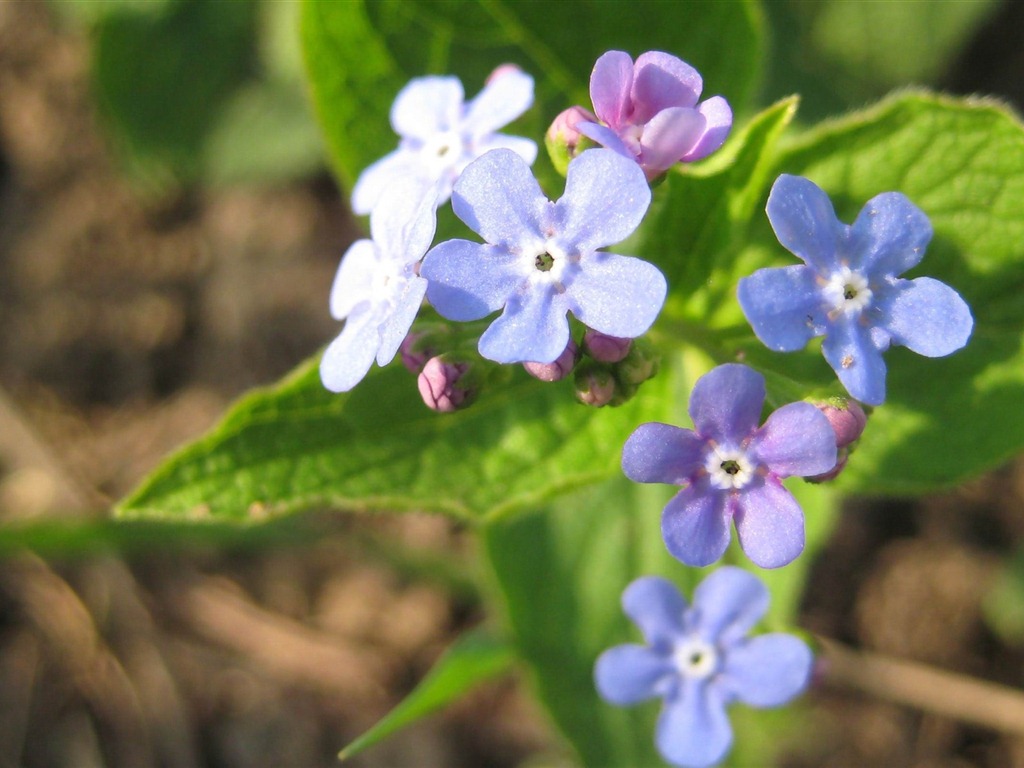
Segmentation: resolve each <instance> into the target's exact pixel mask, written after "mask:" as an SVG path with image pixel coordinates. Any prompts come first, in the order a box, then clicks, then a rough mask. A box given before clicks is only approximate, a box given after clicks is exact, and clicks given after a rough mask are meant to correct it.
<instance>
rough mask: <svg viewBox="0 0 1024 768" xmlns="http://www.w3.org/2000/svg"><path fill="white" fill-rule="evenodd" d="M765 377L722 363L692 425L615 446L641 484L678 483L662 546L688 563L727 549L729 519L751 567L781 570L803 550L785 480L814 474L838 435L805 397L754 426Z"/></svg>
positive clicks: (696, 391) (646, 429)
mask: <svg viewBox="0 0 1024 768" xmlns="http://www.w3.org/2000/svg"><path fill="white" fill-rule="evenodd" d="M764 399H765V385H764V377H763V376H762V375H761V374H759V373H757V372H756V371H754V370H752V369H751V368H748V367H746V366H745V365H739V364H736V363H731V364H728V365H720V366H718V367H717V368H714V369H713V370H711V371H710V372H708V373H707V374H705V375H704V376H701V377H700V378H699V379H698V380H697V383H696V384H695V385H694V387H693V392H692V393H691V394H690V407H689V412H690V418H691V419H692V420H693V426H694V428H693V429H692V430H690V429H681V428H680V427H673V426H671V425H669V424H659V423H656V422H652V423H648V424H641V425H640V426H639V427H637V429H636V431H634V432H633V434H632V435H630V437H629V439H628V440H627V441H626V445H625V447H624V448H623V450H622V470H623V471H624V472H625V473H626V476H627V477H629V478H630V479H631V480H635V481H636V482H638V483H671V484H672V485H681V486H683V489H682V490H681V491H679V493H677V494H676V495H675V496H674V497H673V498H672V500H671V501H669V503H668V505H667V506H666V507H665V510H664V512H663V513H662V518H661V532H662V535H663V536H664V538H665V545H666V546H667V547H668V550H669V552H671V553H672V555H674V556H675V557H677V558H678V559H679V560H682V561H683V562H684V563H686V564H687V565H695V566H704V565H710V564H711V563H713V562H715V561H716V560H718V559H719V558H720V557H721V556H722V555H723V554H724V553H725V550H726V547H728V546H729V538H730V533H729V522H730V521H732V522H733V523H735V525H736V533H737V535H738V536H739V540H740V546H741V547H743V551H744V552H746V553H747V557H749V558H750V559H751V560H752V561H753V562H754V563H755V564H757V565H759V566H761V567H762V568H778V567H780V566H783V565H786V564H787V563H790V562H792V561H793V560H794V559H795V558H796V556H797V555H799V554H800V552H802V551H803V548H804V514H803V510H801V509H800V505H799V504H798V503H797V501H796V499H794V498H793V495H792V494H791V493H790V492H789V491H787V490H786V489H785V487H783V485H782V482H781V480H782V478H785V477H790V476H792V475H798V476H807V475H819V474H822V473H823V472H827V471H829V470H830V469H832V467H833V466H835V463H836V439H835V434H834V433H833V431H832V427H831V426H830V425H829V422H828V419H826V418H825V415H824V414H823V413H822V412H821V411H819V410H818V409H817V408H815V407H814V406H813V405H811V404H810V403H804V402H799V403H789V404H788V405H784V406H782V407H781V408H779V409H778V410H776V411H775V412H774V413H772V415H771V416H769V417H768V420H767V421H766V422H765V423H764V425H763V426H760V427H759V426H758V423H759V421H760V418H761V408H762V406H763V405H764Z"/></svg>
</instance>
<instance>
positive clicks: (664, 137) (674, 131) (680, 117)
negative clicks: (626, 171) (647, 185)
mask: <svg viewBox="0 0 1024 768" xmlns="http://www.w3.org/2000/svg"><path fill="white" fill-rule="evenodd" d="M706 128H707V123H706V121H705V120H704V115H702V114H701V113H700V112H698V111H697V110H695V109H688V108H686V107H671V108H669V109H664V110H662V111H661V112H659V113H658V114H656V115H655V116H654V117H652V118H651V120H650V122H648V123H647V124H646V125H645V126H644V129H643V133H641V134H640V146H641V148H642V149H641V152H640V162H641V164H642V165H643V167H644V170H645V171H646V172H647V176H648V178H651V177H653V176H657V175H658V174H659V173H661V172H662V171H665V170H667V169H669V168H671V167H672V166H673V165H675V164H676V163H678V162H679V161H680V160H681V159H682V157H683V156H684V155H685V154H687V153H688V152H689V151H690V150H691V149H692V148H693V146H694V145H695V144H696V143H697V142H698V141H699V140H700V137H701V136H703V135H704V130H705V129H706Z"/></svg>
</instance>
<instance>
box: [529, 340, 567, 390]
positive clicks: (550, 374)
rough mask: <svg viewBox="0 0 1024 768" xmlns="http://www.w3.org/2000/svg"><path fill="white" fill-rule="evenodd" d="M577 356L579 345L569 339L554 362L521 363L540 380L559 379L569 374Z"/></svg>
mask: <svg viewBox="0 0 1024 768" xmlns="http://www.w3.org/2000/svg"><path fill="white" fill-rule="evenodd" d="M579 356H580V350H579V347H577V346H576V342H575V341H573V340H572V339H569V344H568V345H567V346H566V348H565V351H564V352H562V354H560V355H559V356H558V358H557V359H556V360H555V361H554V362H551V363H523V368H525V369H526V372H527V373H528V374H530V375H531V376H533V377H534V378H536V379H540V380H541V381H561V380H562V379H564V378H565V377H566V376H568V375H569V371H571V370H572V369H573V367H574V366H575V365H576V361H577V360H579Z"/></svg>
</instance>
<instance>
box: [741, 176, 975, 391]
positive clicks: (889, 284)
mask: <svg viewBox="0 0 1024 768" xmlns="http://www.w3.org/2000/svg"><path fill="white" fill-rule="evenodd" d="M767 210H768V219H769V221H771V224H772V227H773V228H774V229H775V235H776V236H777V237H778V238H779V242H780V243H782V245H783V246H785V247H786V248H787V249H788V250H789V251H791V252H792V253H793V254H795V255H796V256H798V257H800V258H801V259H802V260H803V261H804V265H802V266H792V267H778V268H770V269H759V270H758V271H757V272H755V273H754V274H752V275H750V276H749V277H745V278H743V279H742V280H740V282H739V300H740V306H741V307H743V312H744V314H745V315H746V316H747V320H749V321H750V324H751V326H752V327H753V329H754V333H755V334H757V337H758V338H759V339H760V340H761V341H762V342H764V344H765V345H766V346H768V347H769V348H770V349H774V350H776V351H777V352H793V351H796V350H798V349H802V348H803V347H804V346H805V345H806V344H807V342H808V341H809V340H810V339H812V338H813V337H815V336H824V337H825V340H824V342H823V343H822V352H824V354H825V359H826V360H827V361H828V363H829V365H831V366H832V368H833V369H835V372H836V374H837V375H838V376H839V380H840V381H841V382H842V383H843V386H844V387H846V390H847V391H848V392H849V393H850V394H851V395H852V396H853V397H855V398H857V399H858V400H860V401H861V402H864V403H868V404H869V405H881V404H882V403H883V402H884V401H885V361H884V360H883V359H882V353H883V352H884V351H885V350H886V349H888V348H889V345H890V344H901V345H903V346H905V347H907V348H908V349H911V350H913V351H914V352H917V353H918V354H921V355H925V356H926V357H942V356H944V355H948V354H951V353H953V352H955V351H956V350H958V349H960V348H961V347H963V346H964V345H965V344H966V343H967V339H968V338H969V337H970V335H971V329H972V327H973V325H974V321H973V320H972V318H971V310H970V308H969V307H968V306H967V304H966V303H965V302H964V300H963V299H962V298H960V295H959V294H958V293H957V292H956V291H954V290H953V289H952V288H950V287H949V286H948V285H946V284H945V283H941V282H939V281H938V280H933V279H932V278H930V277H918V278H916V279H914V280H903V279H900V278H899V277H898V276H899V275H901V274H903V273H904V272H906V271H907V270H908V269H910V268H912V267H914V266H916V265H917V264H918V263H919V262H920V261H921V259H922V258H923V257H924V251H925V246H927V245H928V242H929V241H930V240H931V237H932V227H931V223H930V222H929V221H928V217H927V216H925V214H924V213H923V212H922V211H921V210H920V209H918V208H917V207H916V206H915V205H914V204H913V203H911V202H910V200H908V199H907V198H906V196H904V195H902V194H900V193H899V192H885V193H883V194H880V195H878V196H876V197H873V198H872V199H871V200H869V201H868V203H867V205H865V206H864V208H863V209H862V210H861V212H860V215H859V216H858V217H857V220H856V221H855V222H854V223H853V225H852V226H847V225H846V224H843V223H842V222H841V221H839V220H838V219H836V215H835V211H834V210H833V209H832V203H831V202H830V201H829V199H828V195H826V194H825V193H824V192H823V191H822V190H821V189H820V188H819V187H817V186H816V185H815V184H814V183H812V182H811V181H809V180H807V179H804V178H801V177H799V176H786V175H783V176H780V177H779V178H778V179H777V180H776V181H775V185H774V186H773V187H772V191H771V195H769V197H768V208H767Z"/></svg>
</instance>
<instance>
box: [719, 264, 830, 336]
mask: <svg viewBox="0 0 1024 768" xmlns="http://www.w3.org/2000/svg"><path fill="white" fill-rule="evenodd" d="M737 296H738V298H739V301H740V307H742V309H743V314H744V315H746V316H747V321H748V322H749V323H750V326H751V328H753V329H754V333H755V334H757V338H759V339H760V340H761V343H763V344H764V345H765V346H766V347H768V348H769V349H773V350H775V351H776V352H795V351H796V350H798V349H803V348H804V346H806V344H807V342H808V341H810V340H811V339H812V338H813V337H815V336H820V335H821V334H822V333H824V332H825V329H824V325H825V315H824V312H823V311H822V297H821V287H820V286H819V285H818V282H817V275H816V273H815V272H814V270H813V269H811V268H810V267H806V266H804V265H802V264H800V265H795V266H792V267H772V268H768V269H759V270H757V271H756V272H754V274H752V275H750V276H749V277H744V278H741V279H740V281H739V286H738V287H737Z"/></svg>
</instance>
